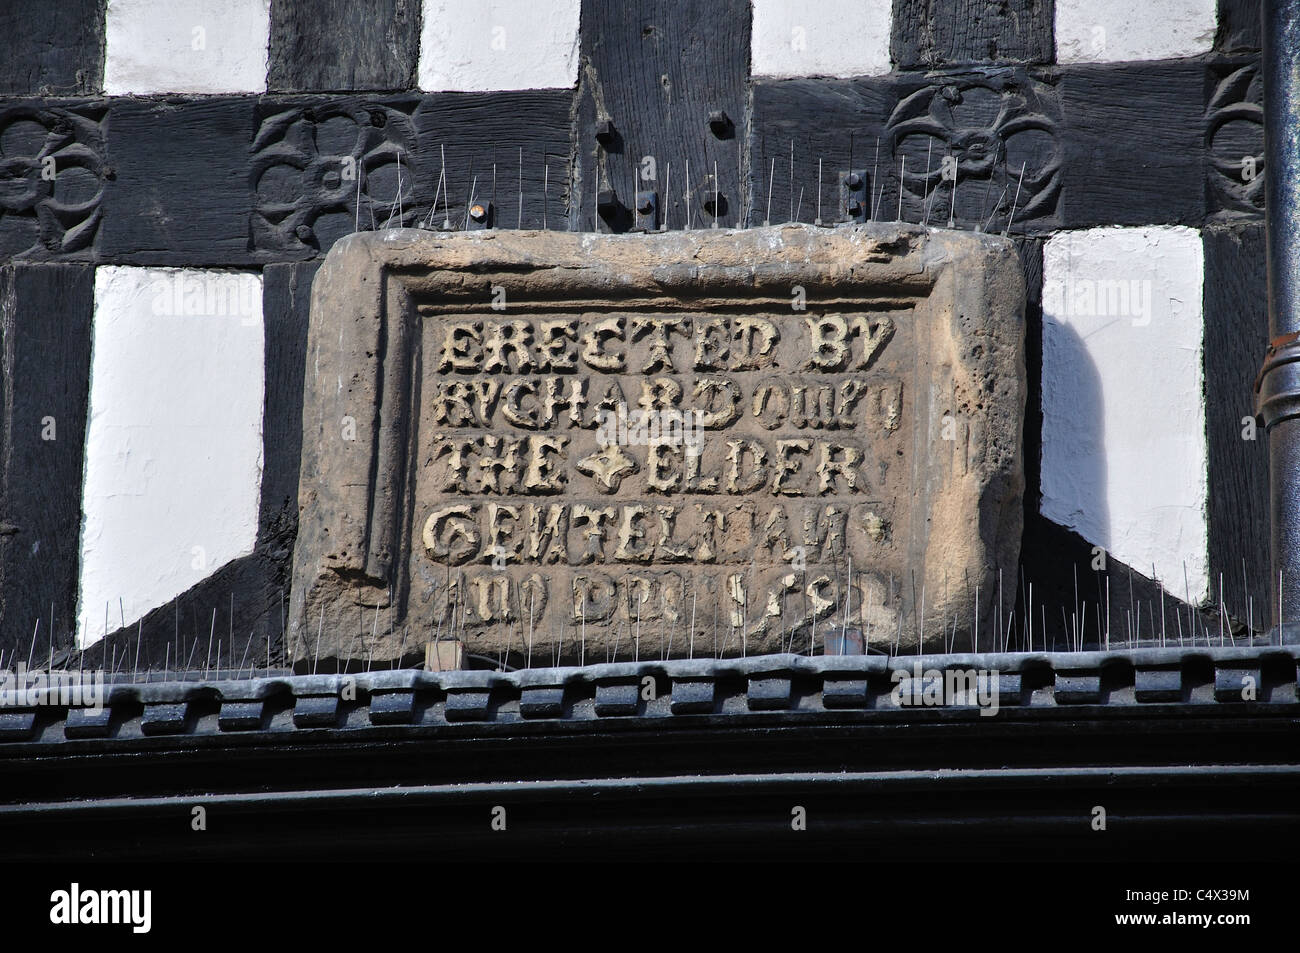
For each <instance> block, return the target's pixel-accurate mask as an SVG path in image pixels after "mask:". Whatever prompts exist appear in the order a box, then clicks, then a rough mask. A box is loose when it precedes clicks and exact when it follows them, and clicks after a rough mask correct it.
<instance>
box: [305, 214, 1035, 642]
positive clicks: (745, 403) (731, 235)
mask: <svg viewBox="0 0 1300 953" xmlns="http://www.w3.org/2000/svg"><path fill="white" fill-rule="evenodd" d="M1023 309H1024V286H1023V278H1022V276H1021V270H1020V266H1019V262H1018V259H1017V256H1016V254H1015V249H1014V246H1013V245H1012V243H1011V242H1009V241H1007V240H1006V239H1001V238H997V237H992V236H988V235H980V234H973V233H968V232H951V231H941V230H925V229H921V228H917V227H911V226H906V225H902V226H885V225H866V226H840V227H836V228H833V229H830V228H814V227H812V226H799V225H787V226H777V227H770V228H755V229H749V230H744V231H721V230H718V231H714V230H710V231H688V232H668V233H658V234H646V235H637V234H632V235H599V234H574V233H562V232H527V231H479V232H468V233H456V234H445V233H431V232H422V231H416V230H393V231H387V232H376V233H367V234H356V235H352V236H351V237H349V238H347V239H344V240H343V241H340V242H339V243H338V244H336V245H335V246H334V248H333V250H332V251H331V252H330V254H329V256H328V257H327V259H326V260H325V262H324V264H323V265H322V267H321V269H320V271H319V273H318V274H317V276H316V279H315V284H314V286H313V288H312V301H311V326H310V332H309V340H308V358H307V367H306V383H305V395H304V408H303V455H302V470H301V477H300V490H299V507H300V523H299V530H298V537H297V544H296V548H295V551H294V562H293V582H292V611H291V651H292V653H293V656H294V658H295V659H297V660H304V659H306V660H313V659H315V658H316V657H317V655H319V658H320V659H323V660H337V659H353V660H356V659H377V660H387V659H392V658H393V657H395V656H396V655H398V654H399V653H401V654H403V655H406V656H415V655H423V653H424V651H425V649H424V646H425V645H426V644H427V643H429V642H433V641H436V640H439V639H452V638H454V639H457V640H459V641H461V642H463V643H464V644H465V647H466V651H467V653H468V654H470V655H471V656H472V655H476V654H477V655H486V656H490V657H499V655H500V653H502V652H504V651H506V650H507V649H508V650H509V651H510V652H511V655H512V658H516V659H524V658H526V656H527V653H528V651H529V645H530V644H531V646H532V649H531V651H532V653H533V664H538V662H539V661H540V660H542V659H545V660H547V661H548V662H549V660H550V659H551V658H552V657H554V653H555V652H556V651H557V649H556V646H557V645H559V646H561V648H560V649H559V651H560V654H562V656H563V657H564V659H565V660H566V661H575V660H577V659H578V658H580V657H581V658H585V660H586V661H588V662H590V661H604V660H605V659H607V658H609V657H610V656H611V655H612V654H613V653H614V652H615V650H616V646H617V653H618V657H620V658H628V657H632V656H633V655H634V654H635V655H639V656H640V657H642V658H645V657H658V656H660V655H664V654H667V653H669V651H670V649H669V646H670V644H671V654H672V655H673V656H679V655H686V654H690V653H695V654H706V653H707V654H719V653H722V654H728V655H731V654H740V653H742V652H744V653H748V654H755V653H766V652H777V651H783V650H790V649H793V650H794V651H803V652H806V651H808V650H809V646H810V642H812V643H813V646H814V648H813V650H814V651H816V652H821V651H823V648H824V644H825V640H826V636H827V635H828V634H831V635H833V633H836V632H839V631H841V630H842V629H843V628H844V627H845V626H847V627H849V628H855V629H857V628H860V629H862V630H864V631H865V633H866V639H867V641H868V643H869V644H871V645H872V646H877V647H879V646H884V645H886V644H895V643H897V644H899V645H900V646H902V647H904V648H906V647H908V646H912V647H913V648H914V647H915V646H916V643H917V640H918V638H921V637H924V638H925V639H926V644H927V646H929V647H931V648H934V647H939V646H941V645H942V644H943V643H944V641H945V640H946V642H947V644H953V643H954V642H955V643H956V644H957V645H958V646H960V645H963V644H965V645H969V643H970V639H971V633H972V632H973V629H974V625H975V621H976V619H977V617H980V626H981V629H982V630H983V632H985V633H988V632H989V631H990V629H989V628H988V626H989V625H990V624H991V622H990V619H991V607H992V604H993V601H994V600H995V598H996V591H997V582H998V572H999V570H1001V571H1002V572H1003V574H1004V576H1005V580H1006V581H1005V585H1004V590H1005V592H1007V593H1008V594H1009V593H1014V590H1015V579H1016V575H1017V574H1016V565H1017V558H1018V551H1019V544H1020V534H1021V519H1022V516H1021V497H1022V493H1023V483H1024V481H1023V474H1022V463H1021V429H1022V426H1023V416H1024V399H1025V369H1024V324H1023ZM977 593H978V597H977ZM922 616H923V617H924V622H923V623H922ZM922 630H924V635H922ZM988 637H989V636H987V635H986V638H988ZM813 640H815V641H813ZM984 644H985V645H988V646H990V647H991V639H990V642H989V643H984ZM832 650H834V649H832Z"/></svg>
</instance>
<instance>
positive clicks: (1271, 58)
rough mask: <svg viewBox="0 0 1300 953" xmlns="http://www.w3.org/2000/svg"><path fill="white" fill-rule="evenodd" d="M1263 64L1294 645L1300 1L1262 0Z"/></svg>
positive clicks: (1269, 379) (1299, 438)
mask: <svg viewBox="0 0 1300 953" xmlns="http://www.w3.org/2000/svg"><path fill="white" fill-rule="evenodd" d="M1262 69H1263V76H1264V170H1265V171H1264V175H1265V180H1264V189H1265V193H1264V195H1265V213H1264V222H1265V232H1266V254H1267V264H1268V324H1269V338H1270V340H1269V345H1268V351H1267V353H1266V354H1265V356H1264V364H1263V366H1262V367H1261V368H1260V371H1259V377H1258V378H1256V381H1255V392H1256V394H1257V401H1258V403H1257V405H1256V409H1257V413H1258V415H1259V417H1260V419H1261V421H1262V422H1263V425H1264V427H1265V429H1266V432H1267V434H1268V457H1269V487H1270V492H1269V523H1270V530H1271V532H1270V540H1269V542H1270V545H1271V549H1272V555H1273V572H1272V578H1271V580H1270V582H1271V589H1272V593H1273V598H1272V603H1273V609H1272V615H1273V624H1274V629H1273V632H1272V633H1271V639H1272V640H1276V641H1277V642H1278V643H1279V644H1280V643H1281V642H1284V641H1285V642H1287V643H1292V644H1294V643H1295V642H1297V641H1300V639H1298V638H1297V636H1300V0H1264V3H1263V67H1262ZM1279 578H1280V581H1279ZM1279 589H1280V592H1279Z"/></svg>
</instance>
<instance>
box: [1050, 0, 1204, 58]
mask: <svg viewBox="0 0 1300 953" xmlns="http://www.w3.org/2000/svg"><path fill="white" fill-rule="evenodd" d="M1217 28H1218V10H1217V6H1216V0H1056V61H1057V62H1058V63H1122V62H1127V61H1130V60H1165V59H1176V58H1178V57H1180V56H1198V55H1200V54H1201V53H1208V52H1210V50H1211V49H1212V48H1213V46H1214V33H1215V30H1216V29H1217Z"/></svg>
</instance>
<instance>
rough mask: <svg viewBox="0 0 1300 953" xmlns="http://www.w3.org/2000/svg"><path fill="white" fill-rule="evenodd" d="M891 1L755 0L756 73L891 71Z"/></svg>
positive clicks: (753, 55)
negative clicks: (811, 0) (814, 1)
mask: <svg viewBox="0 0 1300 953" xmlns="http://www.w3.org/2000/svg"><path fill="white" fill-rule="evenodd" d="M892 6H893V4H892V3H891V0H825V2H822V3H805V2H801V0H754V29H753V34H752V37H753V39H752V44H751V53H750V56H751V60H752V66H751V70H750V71H751V72H752V73H753V75H755V76H769V77H783V76H839V77H848V76H875V75H879V74H881V73H888V72H889V70H890V62H889V27H890V16H891V8H892Z"/></svg>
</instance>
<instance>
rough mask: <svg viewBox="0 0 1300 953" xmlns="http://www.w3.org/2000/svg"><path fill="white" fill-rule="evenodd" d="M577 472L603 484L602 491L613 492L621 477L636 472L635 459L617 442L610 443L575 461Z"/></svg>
mask: <svg viewBox="0 0 1300 953" xmlns="http://www.w3.org/2000/svg"><path fill="white" fill-rule="evenodd" d="M577 467H578V472H579V473H585V474H587V476H589V477H592V478H593V479H594V480H595V481H596V482H597V483H598V484H600V485H601V486H603V487H604V488H605V489H604V492H606V493H615V492H617V491H618V487H619V484H621V483H622V482H623V477H625V476H627V475H628V474H629V473H636V471H637V469H638V467H637V464H636V461H635V460H633V459H632V458H631V457H629V456H628V455H627V454H626V453H624V452H623V448H622V447H620V446H619V445H618V444H616V443H615V444H610V445H609V446H608V447H605V448H603V449H601V450H599V451H597V452H596V453H593V454H592V455H591V456H589V457H583V458H582V459H581V460H579V461H578V463H577Z"/></svg>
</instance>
